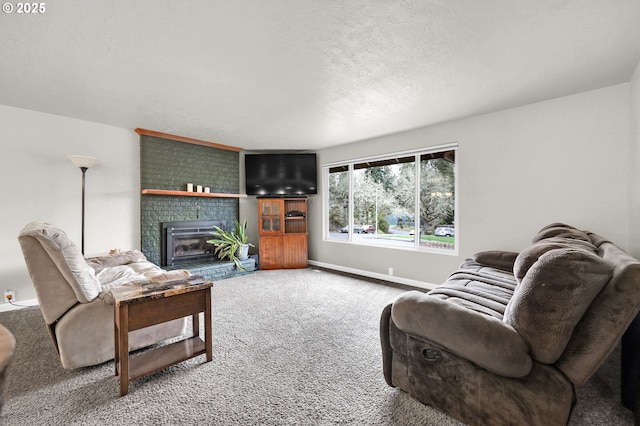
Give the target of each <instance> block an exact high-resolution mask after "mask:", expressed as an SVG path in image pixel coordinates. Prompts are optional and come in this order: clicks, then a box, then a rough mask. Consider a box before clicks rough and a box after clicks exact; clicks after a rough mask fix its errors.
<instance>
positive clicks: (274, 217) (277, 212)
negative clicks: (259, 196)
mask: <svg viewBox="0 0 640 426" xmlns="http://www.w3.org/2000/svg"><path fill="white" fill-rule="evenodd" d="M259 201H260V203H259V204H260V206H259V208H260V233H261V234H280V233H282V222H283V220H282V219H283V217H282V201H281V200H259Z"/></svg>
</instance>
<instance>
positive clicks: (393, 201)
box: [324, 145, 457, 251]
mask: <svg viewBox="0 0 640 426" xmlns="http://www.w3.org/2000/svg"><path fill="white" fill-rule="evenodd" d="M456 148H457V146H456V145H448V146H445V147H439V148H436V149H427V150H421V151H415V152H409V153H401V154H397V155H389V156H384V157H375V158H370V159H359V160H355V161H351V162H344V163H340V164H331V165H325V166H324V173H325V182H326V184H327V185H326V187H327V188H328V191H327V196H326V202H327V209H326V215H325V224H326V230H327V232H326V238H327V239H330V240H342V241H349V242H353V243H358V244H370V245H384V246H389V247H400V248H423V249H434V250H445V251H453V250H455V248H456V247H455V242H456V232H455V224H456V209H455V206H456V202H455V193H456V174H455V173H456V172H455V152H456ZM416 165H417V167H416Z"/></svg>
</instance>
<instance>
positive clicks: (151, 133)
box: [136, 128, 243, 152]
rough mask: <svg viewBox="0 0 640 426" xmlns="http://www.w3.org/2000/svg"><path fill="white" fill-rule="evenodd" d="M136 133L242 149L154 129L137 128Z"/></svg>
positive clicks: (220, 147)
mask: <svg viewBox="0 0 640 426" xmlns="http://www.w3.org/2000/svg"><path fill="white" fill-rule="evenodd" d="M136 133H137V134H139V135H145V136H152V137H155V138H162V139H170V140H172V141H179V142H186V143H192V144H195V145H203V146H208V147H211V148H218V149H224V150H227V151H234V152H240V151H243V149H242V148H238V147H237V146H231V145H223V144H220V143H216V142H207V141H203V140H200V139H193V138H187V137H185V136H177V135H171V134H169V133H162V132H156V131H154V130H147V129H140V128H137V129H136Z"/></svg>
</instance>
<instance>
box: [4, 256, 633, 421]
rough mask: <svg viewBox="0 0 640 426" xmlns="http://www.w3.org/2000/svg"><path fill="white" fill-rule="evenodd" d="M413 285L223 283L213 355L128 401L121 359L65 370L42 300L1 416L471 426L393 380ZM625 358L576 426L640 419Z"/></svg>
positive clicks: (588, 398)
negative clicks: (394, 322) (396, 316)
mask: <svg viewBox="0 0 640 426" xmlns="http://www.w3.org/2000/svg"><path fill="white" fill-rule="evenodd" d="M402 291H404V290H402V289H399V288H395V287H391V286H386V285H382V284H378V283H373V282H370V281H366V280H361V279H357V278H353V277H349V276H344V275H340V274H334V273H331V272H327V271H322V270H317V269H314V268H308V269H303V270H290V271H258V272H256V273H253V274H250V275H246V276H242V277H237V278H232V279H228V280H224V281H220V282H218V283H215V285H214V287H213V289H212V294H213V299H212V300H213V344H214V350H213V361H212V362H210V363H203V362H202V361H203V359H204V356H200V357H198V358H195V359H193V360H190V361H187V362H185V363H182V364H180V365H178V366H175V367H172V368H170V369H167V370H165V371H163V372H160V373H157V374H155V375H152V376H150V377H148V378H145V379H143V380H140V381H136V382H133V383H132V384H131V386H130V391H129V394H128V395H126V396H124V397H122V398H121V397H120V396H119V384H118V383H119V382H118V378H117V377H115V376H114V374H113V362H107V363H105V364H102V365H99V366H96V367H90V368H84V369H79V370H73V371H67V370H64V369H63V368H62V367H61V366H60V363H59V361H58V358H57V356H56V354H55V351H54V348H53V345H52V343H51V341H50V338H49V335H48V334H47V332H46V329H45V326H44V322H43V320H42V316H41V315H40V311H39V310H38V309H37V308H25V309H22V310H19V311H10V312H2V313H0V323H2V324H3V325H5V326H6V327H7V328H9V329H10V330H11V331H12V332H13V333H14V335H15V337H16V341H17V347H16V355H15V358H14V360H13V362H12V364H11V365H10V369H9V375H8V381H7V387H6V389H5V392H6V400H5V405H4V408H3V411H2V415H1V416H0V424H3V425H30V426H34V425H74V424H75V425H103V424H109V425H111V424H122V425H137V424H153V425H162V424H165V425H174V424H175V425H178V424H179V425H196V424H197V425H203V424H207V425H296V424H299V425H444V426H446V425H459V424H460V423H458V422H456V421H454V420H452V419H450V418H448V417H447V416H445V415H443V414H441V413H439V412H438V411H437V410H435V409H432V408H430V407H427V406H425V405H423V404H421V403H419V402H417V401H415V400H413V399H412V398H410V397H409V396H408V395H406V394H405V393H404V392H402V391H400V390H397V389H394V388H390V387H388V386H387V385H386V383H385V381H384V378H383V375H382V364H381V363H382V361H381V355H380V343H379V334H378V325H379V319H380V313H381V312H382V308H383V307H384V306H385V305H386V304H387V303H389V302H391V301H392V300H393V299H394V297H395V296H396V295H398V294H399V293H401V292H402ZM201 324H202V321H201ZM616 360H617V357H616V356H613V357H611V359H610V361H608V362H607V364H605V365H604V366H603V368H601V369H600V371H598V373H597V374H596V375H595V376H594V377H593V378H592V380H591V381H590V382H589V384H588V385H587V386H585V387H584V388H583V389H582V390H580V393H579V395H578V399H579V402H578V405H577V407H576V412H575V413H574V416H573V418H572V421H571V424H572V425H603V424H616V425H624V424H629V425H630V424H633V415H632V413H631V412H630V411H628V410H626V409H625V408H623V407H622V406H621V405H620V404H619V391H618V389H619V385H618V383H619V373H618V370H617V369H618V366H617V364H616Z"/></svg>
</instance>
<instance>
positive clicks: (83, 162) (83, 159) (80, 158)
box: [67, 155, 98, 254]
mask: <svg viewBox="0 0 640 426" xmlns="http://www.w3.org/2000/svg"><path fill="white" fill-rule="evenodd" d="M67 158H68V159H69V160H70V161H71V162H72V163H73V164H75V165H76V166H77V167H80V170H81V171H82V236H81V239H82V244H81V252H82V254H84V177H85V176H84V175H85V173H86V172H87V170H88V169H89V168H90V167H93V165H95V164H96V163H97V162H98V159H97V158H94V157H87V156H84V155H68V156H67Z"/></svg>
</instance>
